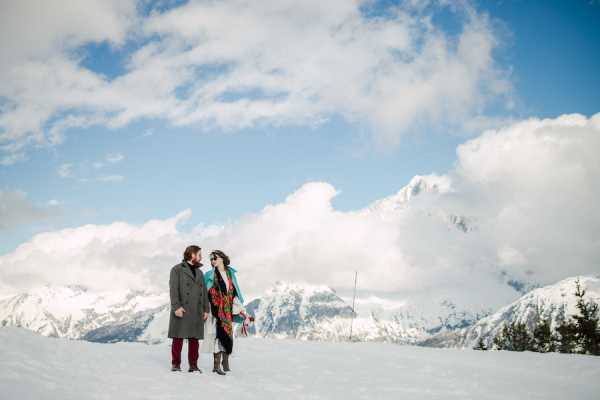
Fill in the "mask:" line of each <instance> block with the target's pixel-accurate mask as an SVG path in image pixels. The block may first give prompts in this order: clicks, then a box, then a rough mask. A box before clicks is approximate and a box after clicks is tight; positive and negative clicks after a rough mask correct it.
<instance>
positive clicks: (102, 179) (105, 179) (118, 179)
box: [96, 175, 125, 182]
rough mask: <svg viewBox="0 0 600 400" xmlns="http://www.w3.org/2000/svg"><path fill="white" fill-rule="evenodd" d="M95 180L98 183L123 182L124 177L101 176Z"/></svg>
mask: <svg viewBox="0 0 600 400" xmlns="http://www.w3.org/2000/svg"><path fill="white" fill-rule="evenodd" d="M96 180H97V181H99V182H123V181H124V180H125V177H124V176H123V175H102V176H99V177H98V178H96Z"/></svg>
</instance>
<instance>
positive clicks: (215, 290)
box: [208, 270, 235, 337]
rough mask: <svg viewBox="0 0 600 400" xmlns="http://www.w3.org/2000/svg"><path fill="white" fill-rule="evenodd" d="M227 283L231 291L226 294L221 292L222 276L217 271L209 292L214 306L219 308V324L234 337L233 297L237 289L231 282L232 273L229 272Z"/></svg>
mask: <svg viewBox="0 0 600 400" xmlns="http://www.w3.org/2000/svg"><path fill="white" fill-rule="evenodd" d="M226 275H227V281H228V282H229V285H228V286H229V290H227V292H226V293H223V292H222V291H221V286H220V284H219V283H218V281H220V280H222V277H221V274H220V273H219V272H218V271H217V270H215V280H214V284H213V287H211V288H210V289H209V290H208V292H209V293H210V296H211V297H212V302H213V304H214V305H215V306H216V307H217V310H218V311H217V318H218V319H219V321H218V323H219V324H220V325H221V327H223V330H224V331H225V333H227V335H228V336H230V337H233V315H232V314H231V311H232V304H233V297H234V294H235V289H234V287H233V281H232V280H231V273H230V272H229V270H227V273H226Z"/></svg>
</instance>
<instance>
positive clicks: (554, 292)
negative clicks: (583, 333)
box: [420, 276, 600, 348]
mask: <svg viewBox="0 0 600 400" xmlns="http://www.w3.org/2000/svg"><path fill="white" fill-rule="evenodd" d="M577 279H579V281H580V284H581V286H582V288H584V289H585V290H586V295H585V298H587V299H588V300H593V301H595V302H597V303H600V277H598V276H580V277H570V278H567V279H563V280H561V281H559V282H557V283H555V284H553V285H548V286H544V287H541V288H537V289H533V290H531V291H530V292H528V293H526V294H525V295H523V296H522V297H520V298H519V299H517V300H516V301H514V302H513V303H511V304H509V305H507V306H505V307H502V308H501V309H499V310H498V311H497V312H495V313H493V314H491V315H488V316H486V317H484V318H481V319H480V320H478V321H477V322H475V323H474V324H472V325H470V326H467V327H464V328H461V329H457V330H453V331H449V332H442V333H440V334H437V335H433V336H432V337H430V338H427V339H425V340H423V341H421V342H420V344H421V345H424V346H433V347H459V348H472V347H474V346H475V345H476V344H477V343H478V342H479V339H480V338H481V339H482V340H483V343H485V344H486V345H488V346H489V345H491V344H492V341H493V339H494V338H495V337H496V336H497V335H498V334H499V333H500V332H501V330H502V327H503V326H504V324H510V323H512V322H518V323H525V324H526V325H527V327H528V328H529V330H530V331H533V328H534V327H535V326H536V324H538V323H539V321H541V320H547V321H550V327H551V329H555V328H556V327H557V326H558V325H559V324H561V323H562V322H563V321H565V320H566V319H567V318H569V317H570V316H571V315H573V314H575V313H577V308H576V304H577V299H576V297H575V281H576V280H577Z"/></svg>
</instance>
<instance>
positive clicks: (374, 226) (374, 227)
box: [0, 114, 600, 308]
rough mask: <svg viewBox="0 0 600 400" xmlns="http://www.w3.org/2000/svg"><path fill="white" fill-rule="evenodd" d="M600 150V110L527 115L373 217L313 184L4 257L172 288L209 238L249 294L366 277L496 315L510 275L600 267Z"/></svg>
mask: <svg viewBox="0 0 600 400" xmlns="http://www.w3.org/2000/svg"><path fill="white" fill-rule="evenodd" d="M598 148H600V114H597V115H595V116H593V117H592V118H589V119H588V118H585V117H583V116H581V115H564V116H561V117H559V118H556V119H546V120H539V119H529V120H526V121H522V122H519V123H515V124H511V125H509V126H507V127H504V128H502V129H498V130H495V131H487V132H485V133H484V134H482V135H481V136H479V137H478V138H476V139H473V140H470V141H468V142H466V143H464V144H462V145H460V146H459V147H458V149H457V155H458V160H457V163H456V168H455V169H453V170H451V171H448V173H447V174H445V175H436V174H430V175H424V176H422V177H418V178H416V179H414V180H413V181H411V183H410V184H409V185H408V186H407V188H405V189H402V190H401V191H400V192H398V194H395V195H392V196H390V197H389V198H386V199H382V200H380V201H378V202H374V203H373V204H372V205H370V206H368V207H365V208H364V209H360V210H355V211H349V212H343V211H339V210H336V209H335V208H334V207H333V206H332V199H333V198H334V197H335V196H336V195H337V191H336V189H335V188H334V187H332V186H331V185H330V184H328V183H325V182H312V183H307V184H305V185H303V186H302V187H301V188H299V189H298V190H297V191H296V192H295V193H293V194H291V195H290V196H288V198H287V199H285V201H283V202H281V203H278V204H272V205H268V206H266V207H265V208H264V209H262V210H260V211H258V212H256V213H254V214H250V215H247V216H245V217H243V218H241V219H240V220H239V221H236V222H234V223H229V224H226V225H223V226H199V227H196V228H195V229H193V230H192V231H191V232H182V231H179V230H178V229H177V223H178V222H181V221H183V220H185V218H186V217H188V216H189V213H190V212H189V211H186V212H184V213H182V214H179V215H178V216H176V217H174V218H172V219H169V220H165V221H150V222H148V223H146V224H144V225H142V226H132V225H130V224H126V223H122V222H119V223H113V224H110V225H103V226H98V225H86V226H82V227H78V228H73V229H66V230H61V231H57V232H48V233H44V234H41V235H36V236H35V237H34V238H33V239H32V240H30V241H29V242H27V243H25V244H24V245H22V246H20V247H19V248H18V249H16V250H15V251H14V252H12V253H10V254H7V255H5V256H2V257H0V271H1V272H0V273H1V274H2V275H1V278H2V280H4V281H6V282H10V283H11V284H12V285H15V286H18V285H34V284H38V283H42V282H54V283H82V284H86V285H90V286H92V287H94V286H95V287H98V286H104V285H106V287H112V285H113V284H115V282H117V283H118V284H119V285H123V286H130V287H140V286H144V287H156V288H160V289H164V287H165V285H166V282H167V279H168V277H167V273H168V269H169V267H170V266H171V265H173V264H174V263H176V262H177V261H178V260H179V259H180V253H181V251H182V250H183V249H184V248H185V246H186V245H188V244H191V243H198V244H200V245H201V246H202V247H203V248H204V249H206V250H208V249H214V248H218V249H222V250H224V251H226V252H227V253H229V254H230V255H231V259H232V264H233V265H235V266H237V267H238V268H239V270H240V279H241V280H242V282H243V285H244V288H245V290H246V291H247V292H248V293H253V294H257V293H260V292H261V291H262V290H263V289H264V288H265V287H266V286H269V285H270V284H272V283H273V282H274V281H276V280H280V279H283V280H299V281H306V282H309V283H316V284H327V285H330V286H333V287H335V288H338V289H350V288H351V287H352V284H353V278H354V275H353V274H354V271H358V272H359V288H361V289H362V290H367V291H370V292H371V293H375V292H377V293H378V294H377V295H378V296H379V297H382V296H383V297H385V293H386V292H387V293H388V294H391V293H393V294H394V298H395V299H397V300H398V301H405V300H406V299H413V298H417V297H418V298H419V299H420V301H421V304H422V305H423V307H427V306H428V305H432V306H433V305H435V304H439V303H436V302H437V301H438V300H439V299H443V298H447V297H449V298H451V299H453V300H455V301H456V302H457V305H458V306H459V307H460V306H461V305H466V306H471V307H491V308H494V307H496V306H499V305H501V304H504V303H506V302H507V301H509V300H511V299H513V298H515V297H516V296H517V295H518V294H517V293H516V292H515V291H514V290H513V289H512V288H510V287H509V286H508V285H507V284H506V280H507V279H516V280H528V281H533V282H538V283H550V282H555V281H557V280H559V279H561V278H563V277H566V276H572V275H576V274H594V273H595V274H597V273H598V264H597V260H598V259H600V246H598V243H600V209H599V208H598V207H597V199H598V198H599V197H600V187H599V186H598V185H597V182H600V164H599V162H598V157H597V154H596V151H597V149H598ZM409 194H410V195H409ZM394 203H396V205H399V206H394ZM454 216H463V217H465V219H456V218H454ZM465 221H466V222H465ZM462 223H466V224H467V225H469V228H472V229H469V230H467V232H465V231H464V229H462V228H463V226H462V225H461V224H462ZM205 255H206V254H205ZM42 262H43V263H44V265H46V268H43V269H41V270H40V269H39V268H38V265H39V264H40V263H42Z"/></svg>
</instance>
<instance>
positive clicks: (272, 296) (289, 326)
mask: <svg viewBox="0 0 600 400" xmlns="http://www.w3.org/2000/svg"><path fill="white" fill-rule="evenodd" d="M246 309H247V310H248V312H249V313H250V314H252V315H255V317H256V322H255V326H254V327H253V329H252V330H251V331H250V332H251V333H254V332H256V333H258V334H260V335H261V336H292V337H297V336H298V335H300V334H302V332H306V331H307V330H310V328H313V327H315V326H317V325H318V324H319V323H320V322H322V321H324V320H327V319H332V318H350V317H352V314H353V313H352V308H351V307H349V306H348V305H347V304H346V303H345V302H344V301H343V300H342V299H341V298H340V297H338V296H337V294H336V293H335V291H334V290H332V289H331V288H328V287H327V286H313V285H303V284H297V283H289V282H277V283H276V284H275V286H273V287H272V288H271V289H269V290H267V291H266V292H265V294H264V295H263V296H262V297H261V298H259V299H256V300H253V301H251V302H250V303H248V305H247V306H246Z"/></svg>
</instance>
